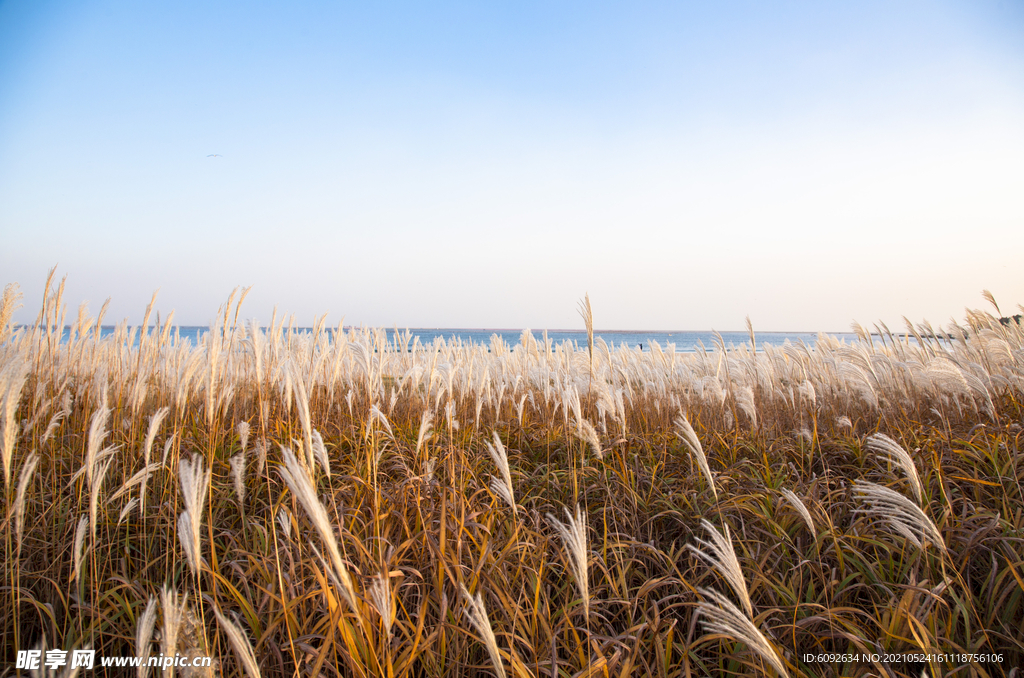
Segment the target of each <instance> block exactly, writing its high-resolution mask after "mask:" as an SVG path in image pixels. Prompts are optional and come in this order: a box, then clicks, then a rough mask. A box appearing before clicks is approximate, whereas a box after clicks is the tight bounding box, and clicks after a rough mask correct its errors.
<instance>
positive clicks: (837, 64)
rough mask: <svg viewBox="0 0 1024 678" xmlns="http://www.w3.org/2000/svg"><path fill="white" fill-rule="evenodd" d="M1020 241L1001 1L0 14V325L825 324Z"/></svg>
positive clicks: (992, 284)
mask: <svg viewBox="0 0 1024 678" xmlns="http://www.w3.org/2000/svg"><path fill="white" fill-rule="evenodd" d="M211 156H212V157H211ZM1022 253H1024V3H1021V2H1019V1H1014V2H1007V1H1005V0H1003V1H997V0H991V1H985V0H978V1H971V2H967V1H964V2H942V1H937V0H936V1H929V2H912V1H907V2H902V1H901V2H892V1H891V0H886V1H884V2H871V1H866V2H857V3H807V2H773V3H764V2H753V1H752V2H731V1H724V2H714V3H707V2H699V3H698V2H628V3H627V2H621V3H610V2H594V1H591V2H562V1H558V0H549V1H546V2H529V1H521V2H507V1H495V2H438V3H414V2H381V3H365V2H361V3H354V2H330V3H328V2H323V3H316V2H306V3H302V2H296V3H283V2H282V3H261V2H244V3H243V2H189V1H187V0H186V1H181V2H175V3H137V2H120V1H116V0H112V1H87V0H81V1H75V2H72V1H68V2H51V1H47V0H0V284H6V283H9V282H17V283H19V284H20V286H21V290H22V292H23V293H24V295H25V298H24V301H23V303H24V308H22V309H21V310H20V311H19V312H18V313H17V314H16V315H15V320H16V321H19V322H31V321H32V320H33V319H34V318H35V316H36V313H37V311H38V309H39V306H40V302H41V297H42V293H43V284H44V281H45V279H46V275H47V272H48V271H49V269H50V268H51V267H53V266H54V265H57V273H56V275H57V276H58V278H59V277H61V276H65V275H66V276H67V287H66V292H65V299H66V301H67V302H68V304H69V315H71V316H72V317H73V316H74V315H75V312H76V310H77V307H78V305H79V303H81V302H82V301H88V303H89V309H90V311H91V312H92V313H93V314H95V313H96V312H98V310H99V308H100V306H101V305H102V303H103V301H104V300H105V299H106V298H107V297H110V298H111V303H110V310H109V312H108V315H107V316H106V318H105V322H116V321H118V320H120V319H123V318H127V319H128V320H129V321H130V322H139V321H140V320H141V318H142V314H143V312H144V310H145V307H146V305H147V303H148V302H149V300H150V298H151V296H152V295H153V292H154V291H156V290H159V295H158V297H157V303H156V308H157V309H159V310H160V312H161V313H162V314H163V315H164V316H166V314H167V313H168V312H169V311H170V310H172V309H173V310H174V312H175V321H176V322H178V323H180V324H184V325H193V324H194V325H206V324H209V323H210V322H211V321H212V320H213V319H214V317H215V315H216V313H217V308H218V307H219V306H220V305H221V304H223V303H224V302H225V301H226V300H227V298H228V295H229V294H230V293H231V291H232V289H234V288H235V287H236V286H246V287H248V286H252V290H251V292H250V294H249V296H248V298H247V299H246V301H245V304H244V306H243V308H242V311H241V315H242V316H243V317H245V318H257V319H259V320H260V321H261V322H262V323H263V324H268V323H269V322H270V318H271V313H272V312H273V309H274V308H275V306H276V307H277V308H278V312H279V313H288V314H294V315H295V316H296V321H297V323H298V324H300V325H312V324H313V320H314V318H315V317H316V316H319V315H320V314H323V313H327V314H328V316H327V318H328V320H327V322H328V323H330V324H336V323H338V322H339V321H341V320H342V319H344V322H345V324H352V325H369V326H381V325H383V326H388V327H391V326H399V327H491V328H524V327H529V328H532V329H537V330H539V329H543V328H550V329H555V328H567V329H569V328H577V327H580V326H581V322H582V321H581V320H580V318H579V315H578V313H577V305H578V301H579V299H580V298H582V297H583V295H584V294H588V293H589V295H590V299H591V302H592V305H593V309H594V319H595V320H594V322H595V326H596V327H597V328H599V329H633V330H644V329H649V330H707V329H718V330H733V329H742V328H743V327H744V318H745V317H746V316H749V317H750V319H751V322H752V323H753V326H754V328H755V330H758V329H760V330H764V331H769V330H780V331H813V330H826V331H844V330H847V329H848V328H849V327H850V324H851V323H852V322H854V321H858V322H861V323H863V324H865V325H871V324H873V323H874V322H876V321H878V320H882V321H884V322H886V323H887V324H888V325H889V326H890V327H902V320H901V319H902V318H903V317H904V316H906V317H908V318H910V319H911V320H913V321H915V322H917V321H920V320H924V319H928V320H930V321H931V322H933V323H934V324H945V323H947V322H949V321H950V320H951V319H957V320H962V318H963V317H964V309H965V308H967V307H969V308H982V307H985V306H986V302H985V301H984V300H983V299H982V295H981V291H982V290H983V289H988V290H991V292H992V293H993V294H994V295H995V297H996V299H997V301H998V302H999V303H1000V305H1001V308H1002V311H1003V313H1004V314H1008V313H1016V312H1019V309H1017V308H1016V306H1017V304H1019V303H1024V275H1022V273H1021V259H1022Z"/></svg>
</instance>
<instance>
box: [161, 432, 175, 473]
mask: <svg viewBox="0 0 1024 678" xmlns="http://www.w3.org/2000/svg"><path fill="white" fill-rule="evenodd" d="M174 436H175V434H173V433H172V434H171V437H170V438H168V439H167V440H165V441H164V454H163V456H162V457H160V466H167V455H168V454H170V452H171V448H172V447H174Z"/></svg>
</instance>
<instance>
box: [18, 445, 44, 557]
mask: <svg viewBox="0 0 1024 678" xmlns="http://www.w3.org/2000/svg"><path fill="white" fill-rule="evenodd" d="M38 463H39V454H38V453H36V452H33V453H32V454H30V455H28V459H26V460H25V463H24V464H22V466H21V474H20V475H19V477H18V491H17V494H16V495H15V497H14V535H15V543H16V544H17V545H18V551H19V552H21V539H22V536H23V535H24V533H25V500H26V498H27V496H28V494H27V493H28V486H29V483H31V482H32V474H33V473H35V470H36V465H37V464H38Z"/></svg>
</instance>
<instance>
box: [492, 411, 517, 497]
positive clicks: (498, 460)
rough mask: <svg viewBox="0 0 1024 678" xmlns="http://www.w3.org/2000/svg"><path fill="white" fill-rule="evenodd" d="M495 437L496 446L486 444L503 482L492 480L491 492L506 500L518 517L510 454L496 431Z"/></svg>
mask: <svg viewBox="0 0 1024 678" xmlns="http://www.w3.org/2000/svg"><path fill="white" fill-rule="evenodd" d="M493 435H494V444H493V445H492V444H491V443H490V442H487V443H486V444H487V452H488V453H489V454H490V455H491V459H492V460H493V461H494V465H495V466H497V467H498V471H499V472H500V473H501V480H500V481H499V480H498V479H497V478H494V479H492V481H491V490H492V491H493V492H494V493H495V494H497V495H498V496H499V497H501V498H502V499H504V500H505V502H506V503H507V504H508V505H509V506H510V507H511V508H512V514H513V515H518V513H517V511H518V509H517V508H516V499H515V491H514V490H513V489H512V473H511V471H510V470H509V467H508V454H507V453H506V452H505V446H504V445H503V444H502V442H501V438H500V437H498V432H497V431H494V433H493Z"/></svg>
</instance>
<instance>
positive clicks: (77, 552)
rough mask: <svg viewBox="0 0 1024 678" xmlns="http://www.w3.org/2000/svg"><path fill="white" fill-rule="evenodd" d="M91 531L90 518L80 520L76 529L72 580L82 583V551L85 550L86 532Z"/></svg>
mask: <svg viewBox="0 0 1024 678" xmlns="http://www.w3.org/2000/svg"><path fill="white" fill-rule="evenodd" d="M88 529H89V516H82V517H81V518H79V519H78V527H77V528H76V529H75V547H74V560H75V573H74V576H72V579H74V580H75V581H81V576H82V555H83V554H82V551H83V549H84V548H85V531H86V530H88Z"/></svg>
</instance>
